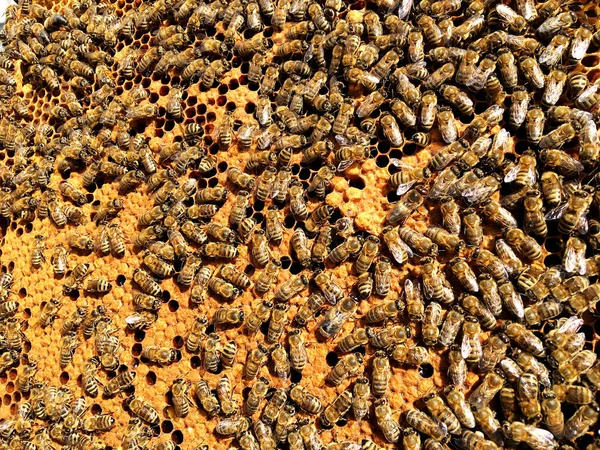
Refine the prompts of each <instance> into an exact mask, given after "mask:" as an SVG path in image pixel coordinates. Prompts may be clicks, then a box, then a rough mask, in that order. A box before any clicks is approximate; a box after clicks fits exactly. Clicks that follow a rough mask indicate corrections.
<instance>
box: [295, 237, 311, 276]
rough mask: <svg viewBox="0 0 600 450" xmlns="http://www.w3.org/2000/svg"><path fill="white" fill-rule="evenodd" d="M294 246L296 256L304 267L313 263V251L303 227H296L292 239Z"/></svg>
mask: <svg viewBox="0 0 600 450" xmlns="http://www.w3.org/2000/svg"><path fill="white" fill-rule="evenodd" d="M291 243H292V248H293V249H294V252H295V253H296V257H297V259H298V261H299V262H300V264H301V265H302V266H303V267H307V266H309V265H310V263H311V252H310V248H309V243H308V238H307V237H306V234H305V233H304V230H303V229H301V228H296V229H295V230H294V233H293V235H292V239H291Z"/></svg>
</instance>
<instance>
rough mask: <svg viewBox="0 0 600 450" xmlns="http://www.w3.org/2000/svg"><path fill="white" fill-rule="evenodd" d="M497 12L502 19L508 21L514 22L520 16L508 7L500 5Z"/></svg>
mask: <svg viewBox="0 0 600 450" xmlns="http://www.w3.org/2000/svg"><path fill="white" fill-rule="evenodd" d="M496 12H497V13H498V15H499V16H500V17H502V19H504V20H507V21H513V20H514V19H515V18H516V17H517V16H518V14H517V13H516V12H515V11H514V10H513V9H512V8H511V7H510V6H506V5H498V6H496Z"/></svg>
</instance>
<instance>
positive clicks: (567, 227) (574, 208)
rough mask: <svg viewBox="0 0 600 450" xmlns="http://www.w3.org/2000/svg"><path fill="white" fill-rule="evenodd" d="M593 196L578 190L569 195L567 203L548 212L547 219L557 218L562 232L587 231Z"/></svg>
mask: <svg viewBox="0 0 600 450" xmlns="http://www.w3.org/2000/svg"><path fill="white" fill-rule="evenodd" d="M591 201H592V200H591V196H590V195H589V194H588V193H587V192H585V191H583V190H577V191H575V192H573V194H572V195H571V196H570V197H569V199H568V201H567V202H566V203H563V204H562V205H560V206H558V207H556V208H554V209H552V210H550V211H549V212H548V213H546V216H545V218H546V220H556V219H559V222H558V230H559V232H560V233H563V234H569V233H572V232H573V231H575V230H577V231H580V232H585V231H587V227H588V225H587V218H586V215H587V211H588V208H589V207H590V204H591Z"/></svg>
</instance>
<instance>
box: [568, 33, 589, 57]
mask: <svg viewBox="0 0 600 450" xmlns="http://www.w3.org/2000/svg"><path fill="white" fill-rule="evenodd" d="M589 46H590V43H589V41H585V40H583V39H581V38H575V39H573V42H572V43H571V58H572V59H574V60H575V61H579V60H580V59H582V58H583V57H584V56H585V54H586V52H587V49H588V47H589Z"/></svg>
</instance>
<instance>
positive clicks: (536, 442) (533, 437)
mask: <svg viewBox="0 0 600 450" xmlns="http://www.w3.org/2000/svg"><path fill="white" fill-rule="evenodd" d="M502 431H503V433H504V435H505V436H506V437H507V438H508V439H511V440H512V441H514V442H524V443H526V444H527V445H529V446H530V447H532V448H557V447H558V443H557V442H556V440H555V438H554V435H553V434H552V433H551V432H550V431H548V430H544V429H542V428H537V427H535V426H534V425H526V424H524V423H523V422H512V423H510V424H509V423H505V424H504V425H503V427H502Z"/></svg>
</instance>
